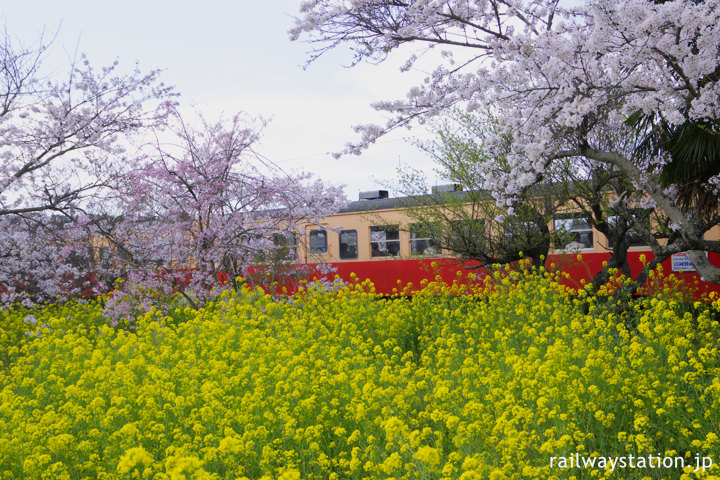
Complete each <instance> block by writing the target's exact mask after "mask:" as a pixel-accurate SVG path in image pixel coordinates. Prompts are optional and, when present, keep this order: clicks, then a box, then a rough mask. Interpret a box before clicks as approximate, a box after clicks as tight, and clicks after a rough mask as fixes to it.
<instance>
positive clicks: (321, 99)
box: [0, 0, 436, 200]
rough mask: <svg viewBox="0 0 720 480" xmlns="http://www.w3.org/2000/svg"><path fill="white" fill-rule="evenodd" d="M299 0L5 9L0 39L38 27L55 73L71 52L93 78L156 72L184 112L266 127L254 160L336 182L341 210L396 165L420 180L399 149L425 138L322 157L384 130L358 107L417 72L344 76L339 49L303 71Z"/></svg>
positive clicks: (390, 68)
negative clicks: (291, 32)
mask: <svg viewBox="0 0 720 480" xmlns="http://www.w3.org/2000/svg"><path fill="white" fill-rule="evenodd" d="M300 2H301V0H235V1H231V0H227V1H223V0H204V1H197V0H192V1H189V0H174V1H165V0H161V1H156V0H145V1H138V0H124V1H122V2H110V1H103V0H74V1H73V0H63V1H58V0H44V1H33V0H25V1H12V0H5V1H4V2H2V5H1V6H0V17H2V19H3V21H4V23H5V27H6V29H7V31H8V32H9V33H10V35H11V36H12V37H15V38H18V39H20V40H22V41H23V42H24V43H25V44H30V43H32V42H33V41H35V40H36V39H37V38H38V37H39V35H40V33H41V32H42V31H43V29H45V31H46V35H52V34H54V33H55V32H56V31H57V32H58V36H57V39H56V42H55V46H54V47H53V49H52V51H51V56H50V57H49V58H48V62H47V63H49V64H50V65H52V66H53V67H54V66H55V65H57V69H58V70H61V69H62V66H64V65H67V64H68V61H69V59H71V58H72V57H73V55H74V53H75V51H76V50H77V51H78V52H84V53H87V54H88V56H89V58H90V60H91V62H92V64H93V65H94V66H96V68H100V67H101V66H104V65H107V64H109V63H111V62H112V61H114V60H115V59H117V60H119V62H120V65H121V66H127V67H128V68H130V67H131V66H132V65H134V63H135V62H136V61H137V62H139V64H140V67H141V69H142V70H144V71H147V70H151V69H155V68H161V69H163V70H164V72H163V75H162V79H163V81H164V82H165V83H166V84H169V85H174V86H175V87H176V89H177V91H178V92H179V93H180V94H181V97H180V99H179V101H180V102H181V104H182V105H183V106H185V107H189V106H196V107H197V108H198V109H199V110H200V111H201V112H202V113H203V114H204V115H205V117H206V118H208V119H209V120H214V119H216V118H217V116H218V115H219V114H220V113H221V112H224V113H225V114H227V116H230V115H232V114H234V113H236V112H238V111H245V112H248V113H249V114H251V115H253V116H262V117H264V118H267V119H270V120H271V121H270V124H269V125H268V127H267V128H266V130H265V131H264V134H263V138H262V140H261V143H260V144H259V145H258V147H257V150H258V151H259V152H260V153H261V154H262V155H264V156H265V157H267V158H268V159H270V160H271V161H273V162H275V163H276V164H278V165H279V166H280V167H282V168H283V169H284V170H286V171H288V172H297V171H301V170H302V171H309V172H312V173H314V174H316V175H317V176H319V177H320V178H322V179H324V180H327V181H329V182H331V183H333V184H336V185H338V184H345V185H346V189H345V191H346V193H347V195H348V197H349V198H350V199H351V200H355V199H357V194H358V192H359V191H361V190H374V189H378V188H380V185H379V184H378V181H381V182H388V181H390V182H392V179H393V177H395V176H396V169H397V167H398V165H399V162H400V161H402V163H404V164H410V165H412V166H413V167H415V168H421V169H423V170H425V171H426V172H427V174H428V176H429V179H430V182H431V183H432V182H434V181H435V180H436V178H435V175H434V174H433V173H432V162H431V161H430V160H429V159H428V158H427V156H426V155H425V154H424V153H423V152H421V151H420V150H418V149H417V148H416V147H413V146H412V145H410V144H408V143H407V142H406V141H405V139H406V138H409V137H410V136H421V138H424V139H427V138H429V136H428V133H427V132H426V131H423V130H420V129H414V130H412V131H407V130H403V131H398V132H394V133H393V134H392V135H391V136H389V137H387V138H385V139H382V140H380V141H379V142H378V144H376V145H374V146H373V147H371V148H370V149H369V150H368V151H367V152H366V153H364V154H363V155H361V156H359V157H356V156H345V157H342V158H340V159H339V160H335V159H334V158H332V156H331V155H329V152H336V151H339V150H342V148H343V146H344V145H345V143H346V142H348V141H353V140H356V139H357V138H358V137H357V134H356V133H355V132H354V131H353V130H352V128H351V127H352V125H357V124H365V123H384V122H383V119H384V116H383V115H382V114H380V113H378V112H375V111H374V110H373V109H372V108H371V107H370V103H371V102H373V101H377V100H387V99H395V98H400V97H402V96H404V95H405V92H406V91H407V90H408V89H409V88H410V86H412V85H414V84H416V83H419V81H420V80H421V79H422V78H423V76H424V75H423V74H420V73H419V72H410V73H406V74H401V73H400V72H399V71H398V65H399V64H401V63H402V59H400V58H398V59H397V60H396V61H395V62H394V63H393V64H382V65H379V66H376V65H367V64H361V65H358V66H356V67H354V68H345V67H344V66H345V65H348V64H349V63H350V61H351V59H352V57H351V54H350V53H349V52H347V51H344V52H343V51H337V52H331V54H329V55H328V56H326V57H323V58H321V59H320V60H317V61H316V62H314V63H313V64H311V65H310V66H309V67H308V68H307V69H305V70H303V65H304V64H305V61H306V60H307V58H308V56H307V54H306V52H307V51H309V50H310V48H311V47H310V45H308V44H306V43H303V42H299V41H298V42H291V41H290V40H289V39H288V35H287V30H288V29H289V28H290V27H291V26H292V25H293V20H292V15H294V14H295V13H296V11H297V9H298V8H299V5H300Z"/></svg>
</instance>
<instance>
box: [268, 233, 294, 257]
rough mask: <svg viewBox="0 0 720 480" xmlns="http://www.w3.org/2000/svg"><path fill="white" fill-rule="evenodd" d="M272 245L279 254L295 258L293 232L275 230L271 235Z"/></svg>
mask: <svg viewBox="0 0 720 480" xmlns="http://www.w3.org/2000/svg"><path fill="white" fill-rule="evenodd" d="M272 239H273V245H275V246H276V247H277V252H278V253H279V254H280V255H283V256H286V257H290V258H295V257H296V256H297V237H296V236H295V233H293V232H277V233H273V236H272Z"/></svg>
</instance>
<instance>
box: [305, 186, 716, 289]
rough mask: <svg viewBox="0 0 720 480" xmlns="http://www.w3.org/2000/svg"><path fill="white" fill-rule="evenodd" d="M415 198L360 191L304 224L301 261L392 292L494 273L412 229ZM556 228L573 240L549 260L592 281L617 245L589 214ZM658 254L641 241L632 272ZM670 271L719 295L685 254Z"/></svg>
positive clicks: (560, 221) (573, 279) (444, 189)
mask: <svg viewBox="0 0 720 480" xmlns="http://www.w3.org/2000/svg"><path fill="white" fill-rule="evenodd" d="M460 190H461V189H460V188H458V186H457V185H441V186H438V187H433V192H440V193H444V194H453V192H454V193H456V194H458V195H462V192H461V191H460ZM409 199H410V200H412V199H411V197H390V196H389V194H388V191H387V190H373V191H367V192H361V193H360V195H359V198H358V200H356V201H352V202H349V203H348V204H347V205H346V206H345V207H344V208H343V209H341V210H340V211H339V212H337V213H335V214H332V215H328V216H326V217H325V218H324V219H323V220H322V221H321V222H320V223H319V224H305V225H303V226H302V228H301V231H300V232H298V233H299V236H300V237H302V239H303V241H295V245H294V248H296V256H297V258H298V261H299V263H301V264H303V265H307V266H309V267H317V268H316V269H315V270H313V271H315V272H317V271H324V272H326V273H325V274H322V275H318V274H315V275H316V277H321V278H322V279H324V280H326V281H329V280H331V279H333V278H339V279H340V280H342V281H346V282H350V281H358V280H360V281H362V280H366V279H369V280H370V281H371V282H372V283H373V284H374V288H375V291H376V292H378V293H380V294H382V295H393V294H395V293H397V292H398V290H399V289H401V288H405V287H406V286H407V285H408V284H410V285H412V286H414V287H415V288H419V287H420V285H422V284H423V283H425V282H427V281H430V280H434V279H437V278H438V276H439V277H440V278H441V279H442V280H443V281H446V282H452V281H454V280H455V279H457V278H458V277H459V276H462V275H463V274H464V273H466V272H470V271H472V272H474V273H476V276H480V277H481V276H483V275H484V274H487V269H483V268H478V262H474V261H472V260H464V259H462V258H459V257H457V256H456V255H453V254H452V253H451V252H449V251H447V250H443V249H442V248H439V247H438V246H437V245H434V244H433V240H432V238H429V237H427V236H421V235H418V234H416V233H415V232H413V229H412V218H411V216H410V215H408V205H409ZM549 228H550V229H557V228H564V229H565V230H566V231H568V232H569V233H570V235H571V239H572V242H571V244H570V245H567V246H565V247H568V248H558V249H555V250H552V249H551V250H550V252H549V255H548V260H547V262H546V263H547V264H548V265H556V266H557V268H562V269H563V270H565V271H567V272H568V273H569V282H570V283H571V284H572V286H577V287H580V286H581V285H583V284H585V283H586V282H589V281H591V280H592V279H593V278H594V276H595V275H596V273H597V272H599V271H600V270H601V269H602V268H603V266H604V262H607V261H608V260H609V259H610V257H611V255H612V253H611V252H612V249H611V248H610V244H609V241H608V239H607V238H606V237H605V236H604V235H603V234H602V233H600V232H599V231H598V230H596V229H595V228H593V226H592V225H591V223H590V222H589V221H587V220H586V219H583V218H579V217H578V216H577V215H571V214H568V213H560V214H557V215H556V216H555V217H554V218H553V219H552V221H551V222H550V225H549ZM706 239H708V240H720V227H717V226H716V227H714V228H713V229H712V230H711V231H709V232H708V233H707V234H706ZM653 257H654V255H653V253H652V251H651V249H650V248H649V247H648V246H647V245H634V246H631V247H630V248H629V251H628V263H629V266H630V271H631V274H632V276H633V277H634V276H635V275H637V274H638V273H639V272H640V271H641V270H642V268H643V266H644V264H645V262H647V261H649V260H650V259H652V258H653ZM708 257H709V260H710V262H711V263H712V264H713V265H716V266H720V255H718V254H716V253H712V252H710V253H709V254H708ZM662 267H663V271H664V273H665V274H673V275H674V276H675V277H676V278H677V279H679V281H680V282H681V283H683V284H685V285H687V286H688V287H692V288H693V289H694V291H695V294H696V295H698V294H702V293H708V292H712V291H715V292H718V294H720V285H716V284H712V283H708V282H705V281H704V280H703V279H702V278H701V277H700V275H698V273H697V272H696V270H695V268H694V267H693V265H692V263H691V262H690V259H689V257H688V254H687V253H686V252H683V253H677V254H674V255H672V256H671V257H670V258H668V259H667V260H665V261H664V262H663V263H662Z"/></svg>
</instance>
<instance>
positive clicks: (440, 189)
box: [432, 183, 463, 193]
mask: <svg viewBox="0 0 720 480" xmlns="http://www.w3.org/2000/svg"><path fill="white" fill-rule="evenodd" d="M462 189H463V186H462V185H460V184H459V183H448V184H446V185H433V187H432V193H449V192H462Z"/></svg>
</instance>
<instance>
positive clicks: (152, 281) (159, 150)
mask: <svg viewBox="0 0 720 480" xmlns="http://www.w3.org/2000/svg"><path fill="white" fill-rule="evenodd" d="M171 125H172V137H171V138H166V139H164V140H161V139H160V137H159V138H158V140H157V141H156V143H155V144H154V145H153V146H152V149H151V150H149V151H147V152H146V153H145V156H144V158H142V159H141V160H140V161H141V164H142V167H141V168H139V169H137V170H136V171H134V172H132V173H131V174H129V175H127V176H126V178H125V181H124V182H123V183H122V184H120V185H119V187H118V191H117V192H118V195H117V197H116V198H115V202H114V203H113V204H110V203H108V204H107V205H108V206H109V207H110V208H111V211H110V212H108V215H104V216H102V217H99V219H102V221H98V222H96V223H95V225H94V227H95V228H96V229H97V232H98V233H100V234H102V236H103V237H104V238H105V239H106V241H107V242H108V245H110V246H111V247H112V248H113V250H114V251H115V252H117V256H118V260H119V262H120V263H121V264H122V266H123V270H124V274H125V276H126V282H125V286H124V288H120V289H119V291H116V292H114V294H113V302H112V307H113V315H114V316H115V317H118V316H126V314H127V313H129V312H130V311H131V310H132V308H135V307H138V305H129V304H128V303H127V302H128V301H136V300H137V295H136V293H137V291H138V288H137V286H138V285H140V286H141V288H140V290H144V291H145V292H151V293H153V294H156V295H160V296H169V295H172V294H174V293H180V294H181V295H182V296H183V297H184V298H185V301H187V302H188V303H190V304H191V305H192V306H197V305H199V304H201V303H203V302H205V301H207V300H208V299H209V298H213V297H214V296H216V295H217V294H218V293H219V292H220V291H222V290H223V289H227V288H237V287H238V286H239V285H238V284H236V283H235V279H236V277H238V276H242V277H245V278H247V277H248V276H249V275H250V274H252V268H253V267H255V268H257V267H265V268H260V271H261V273H262V274H263V275H266V274H269V273H274V272H270V270H269V269H271V268H273V267H278V266H279V265H280V264H281V265H283V266H288V265H292V264H295V263H297V262H296V258H295V248H294V246H295V245H296V243H297V242H298V241H301V240H302V238H301V237H299V235H297V234H298V233H299V228H298V227H299V226H300V225H302V224H306V223H317V222H319V221H320V219H321V218H322V217H323V216H324V215H327V214H330V213H333V212H335V211H336V210H337V209H338V208H339V207H340V206H341V205H342V204H343V202H344V194H343V193H342V188H338V187H327V186H325V185H324V184H323V183H322V182H321V181H319V180H314V181H312V179H311V177H310V176H309V175H306V174H300V175H294V176H293V175H288V174H286V173H284V172H283V171H282V170H280V169H279V168H278V167H277V166H275V165H273V164H272V163H271V162H269V161H267V160H264V159H263V158H262V157H261V156H260V155H258V154H257V153H256V152H255V151H254V150H253V147H254V144H255V143H256V142H257V140H258V138H259V135H260V133H261V130H262V127H263V126H264V123H263V122H262V121H258V120H253V119H252V118H249V117H248V116H247V115H243V114H237V115H235V116H233V117H232V118H231V119H228V120H219V121H217V122H214V123H213V122H208V121H206V120H205V119H203V118H202V117H200V119H199V121H198V122H193V125H194V126H193V125H188V124H187V123H186V122H185V120H184V119H183V118H182V117H181V116H180V114H179V113H178V112H176V111H175V112H174V113H173V115H172V122H171ZM164 137H167V135H165V136H164ZM113 210H114V211H119V212H122V215H121V216H112V215H111V212H112V211H113ZM298 267H300V265H298ZM285 273H287V272H285ZM273 279H274V278H273ZM127 288H131V289H134V290H133V295H130V298H126V296H127V295H126V290H127ZM141 296H143V295H141ZM144 297H145V298H146V299H147V298H148V295H144ZM148 305H150V303H148ZM142 307H143V308H145V307H146V305H144V306H142Z"/></svg>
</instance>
